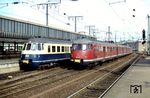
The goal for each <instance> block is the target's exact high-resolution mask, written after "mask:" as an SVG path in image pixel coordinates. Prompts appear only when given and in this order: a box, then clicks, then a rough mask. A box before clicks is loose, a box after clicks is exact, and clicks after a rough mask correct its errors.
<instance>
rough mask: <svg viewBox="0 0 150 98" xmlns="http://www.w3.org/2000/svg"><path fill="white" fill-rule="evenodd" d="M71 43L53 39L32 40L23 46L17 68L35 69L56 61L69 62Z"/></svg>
mask: <svg viewBox="0 0 150 98" xmlns="http://www.w3.org/2000/svg"><path fill="white" fill-rule="evenodd" d="M71 45H72V42H71V41H64V40H55V39H45V38H33V39H30V40H29V41H28V42H26V43H25V44H24V46H23V49H22V53H21V58H20V60H19V66H20V69H21V70H26V69H36V68H40V67H41V66H42V65H46V64H47V65H52V64H54V63H56V62H58V61H63V60H70V48H71Z"/></svg>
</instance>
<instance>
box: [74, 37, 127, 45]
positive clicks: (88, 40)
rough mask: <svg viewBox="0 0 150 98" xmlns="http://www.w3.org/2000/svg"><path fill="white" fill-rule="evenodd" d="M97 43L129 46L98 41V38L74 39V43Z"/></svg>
mask: <svg viewBox="0 0 150 98" xmlns="http://www.w3.org/2000/svg"><path fill="white" fill-rule="evenodd" d="M94 43H95V44H97V43H100V44H102V45H107V46H116V45H117V46H119V47H128V46H125V45H119V44H115V43H108V42H104V41H98V40H91V39H85V38H83V39H78V40H75V41H73V44H94Z"/></svg>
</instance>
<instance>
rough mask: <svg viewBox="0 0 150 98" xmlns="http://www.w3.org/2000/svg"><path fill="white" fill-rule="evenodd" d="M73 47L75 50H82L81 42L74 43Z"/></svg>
mask: <svg viewBox="0 0 150 98" xmlns="http://www.w3.org/2000/svg"><path fill="white" fill-rule="evenodd" d="M72 49H73V50H81V49H82V45H81V44H74V45H73V46H72Z"/></svg>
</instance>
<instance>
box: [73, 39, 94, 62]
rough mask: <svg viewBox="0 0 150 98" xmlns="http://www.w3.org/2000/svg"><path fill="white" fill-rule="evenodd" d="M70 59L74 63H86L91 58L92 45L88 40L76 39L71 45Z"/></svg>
mask: <svg viewBox="0 0 150 98" xmlns="http://www.w3.org/2000/svg"><path fill="white" fill-rule="evenodd" d="M71 58H72V59H71V60H72V61H73V62H75V63H80V64H83V63H86V62H87V61H88V60H89V59H92V58H93V45H92V41H89V40H86V39H84V40H78V41H76V42H75V43H73V45H72V49H71Z"/></svg>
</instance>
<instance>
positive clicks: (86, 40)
mask: <svg viewBox="0 0 150 98" xmlns="http://www.w3.org/2000/svg"><path fill="white" fill-rule="evenodd" d="M73 43H74V44H93V43H95V44H96V43H101V44H105V45H106V44H109V45H110V43H106V42H103V41H98V40H90V39H78V40H75V41H73ZM111 44H113V43H111Z"/></svg>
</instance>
